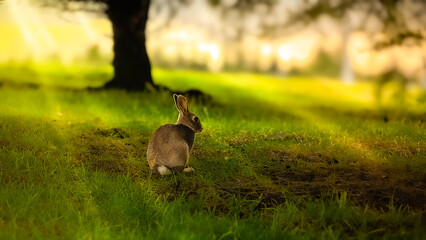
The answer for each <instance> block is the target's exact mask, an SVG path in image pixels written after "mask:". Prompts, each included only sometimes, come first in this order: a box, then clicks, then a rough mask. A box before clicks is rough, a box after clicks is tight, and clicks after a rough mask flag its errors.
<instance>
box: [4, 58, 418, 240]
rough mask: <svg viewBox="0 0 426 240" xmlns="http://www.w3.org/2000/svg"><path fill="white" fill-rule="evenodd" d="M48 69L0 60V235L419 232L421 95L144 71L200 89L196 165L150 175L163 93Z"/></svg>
mask: <svg viewBox="0 0 426 240" xmlns="http://www.w3.org/2000/svg"><path fill="white" fill-rule="evenodd" d="M8 69H9V70H8ZM52 69H53V70H51V69H49V68H43V70H42V73H43V74H41V75H40V73H39V74H38V75H37V74H36V75H34V73H33V72H32V70H31V69H26V70H25V68H21V69H20V68H15V69H11V67H10V66H7V67H3V68H2V72H1V75H2V76H0V77H1V78H0V79H1V82H2V87H0V110H1V111H0V159H1V161H0V184H1V185H0V186H1V187H0V239H56V238H58V239H425V238H426V230H425V229H426V228H425V226H426V217H425V202H426V198H425V189H426V184H425V176H426V141H425V136H426V128H425V120H426V115H425V114H426V102H425V99H426V97H425V93H424V92H421V91H419V90H416V89H410V90H409V91H407V93H406V94H405V95H404V96H403V97H404V102H402V103H401V102H395V101H393V100H392V99H395V94H396V92H397V91H395V90H394V88H395V86H392V83H391V84H389V86H387V90H386V91H385V92H383V98H382V101H381V105H378V104H377V101H376V99H375V95H374V92H375V87H374V85H373V84H371V83H367V82H362V83H359V84H355V85H350V86H348V85H342V84H341V83H340V82H337V81H335V80H332V79H319V78H302V77H289V78H283V77H278V76H264V75H257V74H248V73H221V74H213V73H203V72H192V71H170V70H161V69H155V70H154V72H153V73H154V77H155V79H156V81H157V82H158V83H161V84H164V85H167V86H169V87H170V88H172V89H176V90H181V91H182V90H183V91H185V90H189V89H193V88H198V89H201V90H203V91H205V92H206V93H208V94H209V95H211V97H212V100H208V101H201V100H200V99H190V110H191V111H192V112H194V113H196V114H197V115H198V116H199V117H200V119H201V122H202V124H203V127H204V131H203V132H202V133H201V134H199V135H197V136H196V141H195V146H194V149H193V152H192V155H191V160H190V161H191V165H192V167H194V169H195V172H194V173H192V174H187V175H175V176H166V177H161V176H156V175H151V174H150V171H149V168H148V165H147V163H146V156H145V152H146V147H147V142H148V139H149V137H150V135H151V134H152V132H153V131H154V130H155V129H156V128H157V127H158V126H160V125H161V124H164V123H174V122H175V121H176V119H177V111H176V109H175V106H174V104H173V99H172V97H171V95H170V94H169V93H165V92H159V93H136V92H131V93H127V92H124V91H114V90H110V91H87V90H84V89H83V87H84V86H99V85H101V84H102V83H103V82H104V81H105V80H106V79H107V77H108V76H109V74H110V73H111V70H110V69H101V70H99V69H98V70H96V71H93V70H90V69H89V70H87V69H71V70H67V71H61V69H59V70H58V69H56V68H52ZM55 69H56V70H55ZM7 70H8V71H7ZM39 79H43V81H42V82H43V85H41V86H39V85H35V84H37V83H38V81H39ZM191 100H192V101H191Z"/></svg>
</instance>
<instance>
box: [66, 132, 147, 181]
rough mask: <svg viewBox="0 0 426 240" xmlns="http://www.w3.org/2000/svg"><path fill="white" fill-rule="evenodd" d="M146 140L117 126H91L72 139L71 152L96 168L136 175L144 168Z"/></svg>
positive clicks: (79, 161)
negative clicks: (102, 127)
mask: <svg viewBox="0 0 426 240" xmlns="http://www.w3.org/2000/svg"><path fill="white" fill-rule="evenodd" d="M145 143H146V140H145V137H143V136H131V135H130V134H128V133H126V132H125V131H124V130H122V129H118V128H113V129H103V130H101V129H98V130H95V131H93V130H91V131H87V132H84V133H82V134H81V135H79V136H76V137H75V138H74V139H73V147H74V149H72V150H71V155H72V156H73V158H74V159H75V160H76V162H77V164H83V165H85V166H88V167H89V168H91V169H94V170H100V171H105V172H112V173H121V174H131V175H136V174H140V172H141V171H142V170H144V169H145V168H144V167H143V166H142V164H143V163H144V162H143V161H142V159H145V151H146V146H145V145H146V144H145ZM136 160H137V161H136Z"/></svg>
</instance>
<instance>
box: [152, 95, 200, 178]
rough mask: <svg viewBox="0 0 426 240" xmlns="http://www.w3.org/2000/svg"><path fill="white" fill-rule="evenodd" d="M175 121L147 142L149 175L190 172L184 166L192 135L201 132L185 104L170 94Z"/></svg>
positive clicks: (197, 119)
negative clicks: (174, 106) (177, 115)
mask: <svg viewBox="0 0 426 240" xmlns="http://www.w3.org/2000/svg"><path fill="white" fill-rule="evenodd" d="M173 99H174V101H175V104H176V107H177V109H178V111H179V117H178V120H177V123H176V124H165V125H162V126H161V127H159V128H158V129H157V130H156V131H155V132H154V134H153V135H152V137H151V138H150V139H149V143H148V150H147V160H148V164H149V168H150V169H151V171H152V173H159V174H160V175H168V174H171V173H172V171H173V172H179V173H181V172H182V171H183V172H192V171H194V169H193V168H192V167H190V166H189V165H188V161H189V153H190V152H191V149H192V146H193V144H194V138H195V133H200V132H201V131H202V130H203V127H202V126H201V122H200V119H199V118H198V117H197V116H195V114H193V113H191V112H189V110H188V101H187V100H186V98H185V97H184V96H182V95H177V94H173Z"/></svg>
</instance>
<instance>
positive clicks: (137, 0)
mask: <svg viewBox="0 0 426 240" xmlns="http://www.w3.org/2000/svg"><path fill="white" fill-rule="evenodd" d="M75 2H78V3H82V4H83V3H94V4H95V5H97V6H99V5H103V6H105V7H104V8H99V7H93V4H92V5H90V4H83V5H81V6H80V7H79V9H78V10H87V11H99V9H102V10H101V11H103V12H104V13H105V14H106V15H107V17H108V18H109V20H110V21H111V24H112V30H113V42H114V48H113V51H114V59H113V63H112V64H113V67H114V77H113V79H111V80H110V81H109V82H107V83H106V84H105V85H104V87H105V88H119V89H126V90H145V89H147V88H152V87H154V88H156V86H155V85H154V83H153V81H152V76H151V63H150V61H149V57H148V54H147V50H146V45H145V41H146V35H145V28H146V23H147V20H148V11H149V6H150V0H44V4H45V5H47V6H52V5H58V4H59V5H60V6H61V7H62V8H64V9H65V10H71V9H70V7H69V5H70V4H69V3H75ZM91 6H92V7H93V8H91Z"/></svg>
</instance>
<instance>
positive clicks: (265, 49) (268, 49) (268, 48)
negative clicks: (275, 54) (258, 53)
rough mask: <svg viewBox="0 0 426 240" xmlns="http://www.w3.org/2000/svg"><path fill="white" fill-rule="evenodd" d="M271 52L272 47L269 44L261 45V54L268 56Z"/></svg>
mask: <svg viewBox="0 0 426 240" xmlns="http://www.w3.org/2000/svg"><path fill="white" fill-rule="evenodd" d="M271 53H272V47H271V46H270V45H264V46H263V47H262V54H263V55H265V56H269V55H271Z"/></svg>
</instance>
